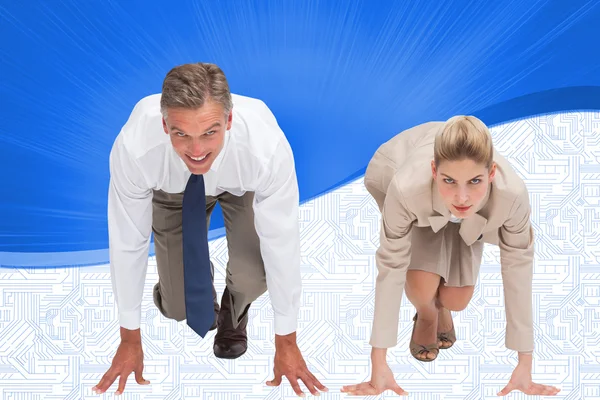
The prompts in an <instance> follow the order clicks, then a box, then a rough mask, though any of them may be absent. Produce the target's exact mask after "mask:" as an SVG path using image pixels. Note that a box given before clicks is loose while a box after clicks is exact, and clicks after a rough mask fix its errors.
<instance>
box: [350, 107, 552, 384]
mask: <svg viewBox="0 0 600 400" xmlns="http://www.w3.org/2000/svg"><path fill="white" fill-rule="evenodd" d="M365 186H366V188H367V190H368V191H369V193H370V194H371V195H372V196H373V198H374V199H375V201H376V202H377V205H378V206H379V209H380V210H381V214H382V223H381V233H380V245H379V248H378V250H377V252H376V262H377V269H378V271H379V273H378V276H377V282H376V288H375V312H374V321H373V331H372V335H371V341H370V344H371V346H372V347H373V349H372V353H371V358H372V366H373V367H372V376H371V381H370V382H364V383H362V384H359V385H351V386H346V387H344V388H342V391H343V392H346V393H349V394H355V395H374V394H379V393H381V392H383V391H385V390H387V389H390V390H393V391H395V392H396V393H398V394H405V393H406V392H404V391H403V390H402V389H401V388H400V387H399V386H398V384H397V383H396V381H395V379H394V376H393V374H392V371H391V370H390V368H389V367H388V365H387V363H386V350H387V348H390V347H393V346H395V345H396V338H397V334H398V321H399V311H400V301H401V298H402V293H403V289H406V296H407V298H408V299H409V300H410V302H411V303H412V304H413V305H414V306H415V308H416V311H417V313H416V314H415V318H414V319H413V321H414V322H413V333H412V336H411V339H410V351H411V354H412V355H413V356H414V357H415V358H416V359H417V360H419V361H423V362H429V361H433V360H435V358H436V357H437V355H438V353H439V350H440V349H447V348H449V347H451V346H452V345H453V344H454V342H455V341H456V335H455V331H454V326H453V323H452V316H451V314H450V311H460V310H463V309H464V308H466V307H467V305H468V303H469V301H470V300H471V296H472V295H473V288H474V286H475V283H476V281H477V277H478V275H479V267H480V264H481V256H482V253H483V244H484V243H491V244H495V245H498V246H499V247H500V256H501V271H502V280H503V285H504V298H505V306H506V319H507V325H506V337H505V342H506V347H507V348H509V349H511V350H515V351H517V352H518V359H519V363H518V365H517V367H516V368H515V370H514V372H513V374H512V377H511V379H510V382H509V383H508V385H507V386H506V387H505V388H504V389H503V390H502V391H501V392H500V393H499V395H506V394H507V393H509V392H510V391H512V390H521V391H522V392H524V393H526V394H532V395H554V394H556V393H558V391H559V389H557V388H555V387H551V386H545V385H540V384H536V383H533V382H532V379H531V368H532V352H533V344H534V340H533V321H532V295H531V294H532V293H531V292H532V272H533V255H534V247H533V242H534V238H533V229H532V227H531V222H530V205H529V195H528V192H527V188H526V186H525V184H524V182H523V180H522V179H521V178H520V177H519V176H518V175H517V174H516V173H515V171H514V170H513V169H512V167H511V166H510V165H509V163H508V162H507V161H506V160H505V159H504V158H503V157H502V156H501V155H500V154H498V153H497V152H495V150H494V148H493V145H492V138H491V135H490V132H489V130H488V128H487V127H486V126H485V124H484V123H483V122H481V121H480V120H479V119H477V118H475V117H472V116H456V117H453V118H451V119H449V120H448V121H447V122H445V123H444V122H430V123H425V124H422V125H419V126H416V127H414V128H411V129H408V130H406V131H404V132H402V133H400V134H398V135H396V136H395V137H394V138H392V139H391V140H389V141H388V142H386V143H384V144H383V145H381V146H380V147H379V149H378V150H377V152H376V153H375V155H374V156H373V158H372V159H371V161H370V163H369V165H368V167H367V171H366V174H365Z"/></svg>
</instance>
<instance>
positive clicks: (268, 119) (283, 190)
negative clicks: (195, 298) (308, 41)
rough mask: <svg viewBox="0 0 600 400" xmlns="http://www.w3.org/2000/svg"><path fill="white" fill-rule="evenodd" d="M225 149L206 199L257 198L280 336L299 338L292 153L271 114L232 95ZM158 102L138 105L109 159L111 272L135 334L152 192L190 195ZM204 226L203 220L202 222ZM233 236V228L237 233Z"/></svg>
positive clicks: (124, 318) (153, 98)
mask: <svg viewBox="0 0 600 400" xmlns="http://www.w3.org/2000/svg"><path fill="white" fill-rule="evenodd" d="M232 98H233V104H234V106H233V120H232V125H231V130H229V131H227V132H226V133H225V139H224V146H223V149H222V150H221V153H220V154H219V155H218V157H217V158H216V159H215V161H214V163H213V165H212V167H211V169H210V171H209V172H207V173H206V174H205V175H204V182H205V187H206V195H207V196H215V195H218V194H220V193H223V192H229V193H231V194H233V195H235V196H241V195H243V194H244V193H245V192H247V191H250V192H254V193H255V194H254V203H253V208H254V213H255V227H256V232H257V234H258V237H259V238H260V251H261V254H262V257H263V262H264V265H265V273H266V281H267V288H268V293H269V296H270V299H271V304H272V306H273V311H274V318H275V322H274V323H275V327H274V328H275V333H276V334H278V335H286V334H289V333H292V332H295V331H296V326H297V318H298V310H299V305H300V295H301V279H300V233H299V223H298V203H299V194H298V182H297V179H296V171H295V165H294V157H293V154H292V149H291V147H290V145H289V143H288V141H287V139H286V137H285V135H284V134H283V132H282V131H281V129H280V128H279V126H278V124H277V121H276V119H275V117H274V116H273V114H272V113H271V111H270V110H269V108H268V107H267V106H266V105H265V104H264V103H263V102H262V101H260V100H257V99H252V98H249V97H244V96H239V95H232ZM161 118H162V116H161V113H160V94H155V95H150V96H148V97H145V98H144V99H142V100H140V101H139V102H138V103H137V104H136V106H135V107H134V109H133V111H132V113H131V115H130V117H129V119H128V120H127V122H126V123H125V125H124V126H123V128H122V130H121V132H120V133H119V135H118V136H117V138H116V140H115V142H114V145H113V147H112V150H111V153H110V187H109V194H108V233H109V246H110V271H111V278H112V285H113V290H114V294H115V300H116V303H117V305H118V308H119V322H120V325H121V326H122V327H124V328H126V329H137V328H139V327H140V324H141V302H142V293H143V288H144V281H145V279H146V270H147V266H148V250H149V244H150V233H151V232H152V190H153V189H160V190H163V191H165V192H168V193H181V192H183V191H184V189H185V186H186V184H187V181H188V178H189V177H190V175H191V173H190V171H189V170H188V169H187V167H186V165H185V163H184V162H183V160H182V159H181V158H180V157H179V156H178V155H177V153H175V150H174V149H173V147H172V145H171V141H170V138H169V135H167V134H165V132H164V130H163V127H162V120H161ZM199 223H202V224H205V222H204V219H203V220H202V221H201V222H199ZM233 229H235V227H233Z"/></svg>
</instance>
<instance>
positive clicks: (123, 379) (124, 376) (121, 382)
mask: <svg viewBox="0 0 600 400" xmlns="http://www.w3.org/2000/svg"><path fill="white" fill-rule="evenodd" d="M129 374H131V372H127V373H126V374H123V373H122V374H121V377H120V378H119V387H118V388H117V391H116V392H115V394H116V395H117V396H118V395H120V394H123V392H124V391H125V384H126V383H127V378H129Z"/></svg>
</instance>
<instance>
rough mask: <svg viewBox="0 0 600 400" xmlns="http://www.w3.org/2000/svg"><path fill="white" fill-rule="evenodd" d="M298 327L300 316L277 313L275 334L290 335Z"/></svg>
mask: <svg viewBox="0 0 600 400" xmlns="http://www.w3.org/2000/svg"><path fill="white" fill-rule="evenodd" d="M297 329H298V316H288V315H280V316H277V315H275V334H276V335H279V336H285V335H289V334H290V333H294V332H296V330H297Z"/></svg>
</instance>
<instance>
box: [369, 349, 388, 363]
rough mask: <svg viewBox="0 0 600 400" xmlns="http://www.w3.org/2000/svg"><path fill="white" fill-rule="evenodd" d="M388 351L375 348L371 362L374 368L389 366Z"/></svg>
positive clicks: (372, 351)
mask: <svg viewBox="0 0 600 400" xmlns="http://www.w3.org/2000/svg"><path fill="white" fill-rule="evenodd" d="M386 355H387V349H385V348H383V349H382V348H378V347H373V348H372V350H371V362H372V363H373V366H378V365H387V361H386Z"/></svg>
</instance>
